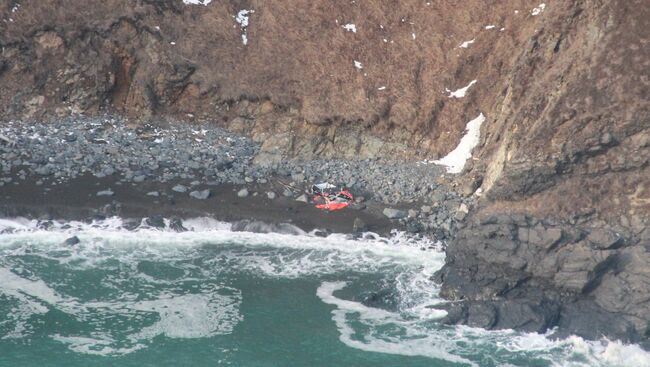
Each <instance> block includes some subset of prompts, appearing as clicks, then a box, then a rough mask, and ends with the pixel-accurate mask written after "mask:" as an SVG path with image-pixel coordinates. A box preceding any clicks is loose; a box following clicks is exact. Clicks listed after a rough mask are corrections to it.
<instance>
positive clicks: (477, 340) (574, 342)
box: [316, 282, 650, 367]
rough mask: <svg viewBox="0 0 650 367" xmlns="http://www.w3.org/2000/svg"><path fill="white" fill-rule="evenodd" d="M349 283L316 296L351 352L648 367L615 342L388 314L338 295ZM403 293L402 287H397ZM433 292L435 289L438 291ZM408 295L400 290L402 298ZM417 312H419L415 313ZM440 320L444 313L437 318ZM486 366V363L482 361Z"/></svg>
mask: <svg viewBox="0 0 650 367" xmlns="http://www.w3.org/2000/svg"><path fill="white" fill-rule="evenodd" d="M346 286H347V283H346V282H323V283H322V284H321V286H320V287H319V288H318V290H317V292H316V294H317V296H318V297H319V298H320V299H321V300H322V301H323V302H324V303H327V304H330V305H333V306H335V308H334V309H333V310H332V320H333V321H334V323H335V324H336V326H337V328H338V330H339V335H340V340H341V342H343V343H344V344H346V345H347V346H349V347H351V348H357V349H360V350H364V351H369V352H378V353H390V354H398V355H406V356H424V357H430V358H436V359H444V360H447V361H451V362H456V363H460V364H463V365H470V366H480V365H483V363H482V362H480V361H479V360H475V358H476V356H477V351H481V350H483V351H485V350H495V348H496V350H495V351H494V352H492V353H491V354H492V356H491V357H490V359H491V361H492V363H491V365H497V366H519V365H521V361H522V360H530V359H531V358H533V359H535V360H537V361H539V362H540V365H552V366H557V367H560V366H562V367H613V366H621V367H623V366H642V367H648V366H650V353H648V352H647V351H644V350H642V349H641V348H640V347H639V346H637V345H626V344H623V343H620V342H617V341H609V340H601V341H585V340H584V339H582V338H580V337H577V336H572V337H569V338H567V339H563V340H554V339H552V338H551V336H552V332H553V331H551V332H549V333H548V334H536V333H520V332H516V331H513V330H497V331H487V330H483V329H478V328H471V327H467V326H455V327H444V326H441V325H435V326H432V324H431V323H430V322H429V320H430V319H431V315H426V316H425V317H422V315H420V314H418V313H417V309H418V307H410V308H405V309H401V310H400V312H389V311H386V310H381V309H377V308H373V307H368V306H366V305H363V304H362V303H359V302H355V301H350V300H345V299H342V298H339V297H337V296H335V295H334V293H335V292H337V291H340V290H342V289H344V288H345V287H346ZM398 289H399V288H398ZM434 289H435V288H434ZM405 291H406V292H410V291H409V290H408V289H401V290H400V293H403V292H405ZM419 301H420V302H424V303H426V304H435V303H436V302H442V300H438V299H437V292H430V293H429V294H428V297H427V296H426V295H424V297H420V298H419ZM414 311H416V312H415V313H414ZM435 316H436V317H441V316H443V314H437V315H435ZM483 361H485V360H483Z"/></svg>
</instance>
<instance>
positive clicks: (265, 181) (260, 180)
mask: <svg viewBox="0 0 650 367" xmlns="http://www.w3.org/2000/svg"><path fill="white" fill-rule="evenodd" d="M257 182H259V183H261V184H265V183H267V182H269V180H267V179H265V178H260V179H259V180H257Z"/></svg>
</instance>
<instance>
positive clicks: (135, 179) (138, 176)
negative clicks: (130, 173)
mask: <svg viewBox="0 0 650 367" xmlns="http://www.w3.org/2000/svg"><path fill="white" fill-rule="evenodd" d="M144 179H145V176H144V175H137V176H135V177H133V182H144Z"/></svg>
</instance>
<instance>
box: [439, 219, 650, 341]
mask: <svg viewBox="0 0 650 367" xmlns="http://www.w3.org/2000/svg"><path fill="white" fill-rule="evenodd" d="M647 245H648V242H647V240H642V239H641V238H640V237H638V236H635V235H630V234H629V233H628V234H627V236H626V234H623V233H615V232H613V231H607V230H605V229H603V228H597V229H591V228H587V227H582V226H573V225H563V224H558V223H548V222H543V221H539V220H537V219H535V218H532V217H529V216H525V215H493V216H487V217H482V218H479V217H475V218H474V220H473V221H472V222H471V223H469V224H468V226H467V227H465V228H464V229H462V230H461V231H460V233H459V235H458V237H457V238H456V239H455V240H454V242H453V243H452V244H450V245H449V247H448V249H447V255H448V259H447V264H446V265H445V267H444V268H443V269H442V270H441V271H440V272H439V273H438V274H437V277H438V279H439V280H440V281H441V282H442V283H443V286H442V295H443V296H445V297H447V298H449V299H452V300H458V301H459V302H458V303H454V304H453V307H452V310H453V312H450V315H449V316H448V317H447V319H446V320H445V321H446V322H448V323H467V324H469V325H474V326H481V327H487V328H516V329H522V330H527V331H545V330H547V329H549V328H552V327H555V326H559V327H560V329H559V330H560V332H559V333H560V334H561V335H568V334H571V333H573V334H577V335H580V336H584V337H586V338H598V337H600V336H602V335H608V336H610V337H614V338H617V339H621V340H626V341H633V342H640V341H644V340H645V339H646V338H647V335H646V333H647V328H648V320H647V315H648V314H649V312H650V301H649V300H648V297H647V296H648V294H650V289H649V284H650V271H648V268H647V266H646V265H644V264H647V263H648V261H650V252H648V250H647Z"/></svg>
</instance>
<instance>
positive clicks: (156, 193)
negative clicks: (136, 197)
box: [147, 191, 160, 197]
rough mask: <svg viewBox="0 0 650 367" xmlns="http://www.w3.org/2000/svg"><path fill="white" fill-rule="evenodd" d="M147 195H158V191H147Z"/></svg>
mask: <svg viewBox="0 0 650 367" xmlns="http://www.w3.org/2000/svg"><path fill="white" fill-rule="evenodd" d="M147 196H154V197H158V196H160V193H159V192H158V191H149V192H148V193H147Z"/></svg>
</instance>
